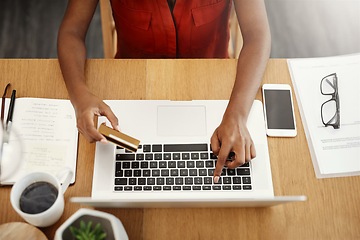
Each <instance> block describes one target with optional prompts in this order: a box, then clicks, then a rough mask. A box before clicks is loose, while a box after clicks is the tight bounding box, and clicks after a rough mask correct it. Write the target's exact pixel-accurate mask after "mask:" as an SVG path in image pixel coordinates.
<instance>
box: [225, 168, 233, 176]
mask: <svg viewBox="0 0 360 240" xmlns="http://www.w3.org/2000/svg"><path fill="white" fill-rule="evenodd" d="M226 173H227V175H228V176H235V169H226Z"/></svg>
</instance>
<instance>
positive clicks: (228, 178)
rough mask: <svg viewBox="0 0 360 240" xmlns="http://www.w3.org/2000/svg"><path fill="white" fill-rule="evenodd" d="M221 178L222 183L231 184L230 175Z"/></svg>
mask: <svg viewBox="0 0 360 240" xmlns="http://www.w3.org/2000/svg"><path fill="white" fill-rule="evenodd" d="M222 179H223V183H224V184H231V177H223V178H222Z"/></svg>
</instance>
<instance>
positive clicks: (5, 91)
mask: <svg viewBox="0 0 360 240" xmlns="http://www.w3.org/2000/svg"><path fill="white" fill-rule="evenodd" d="M10 85H11V84H10V83H8V84H7V85H6V87H5V89H4V93H3V95H2V99H1V124H3V127H4V110H5V97H6V93H7V90H8V88H9V87H10Z"/></svg>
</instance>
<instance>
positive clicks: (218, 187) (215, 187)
mask: <svg viewBox="0 0 360 240" xmlns="http://www.w3.org/2000/svg"><path fill="white" fill-rule="evenodd" d="M229 187H230V186H229ZM212 189H213V190H221V186H220V185H214V186H212Z"/></svg>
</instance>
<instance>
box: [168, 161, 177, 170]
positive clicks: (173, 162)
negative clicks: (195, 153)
mask: <svg viewBox="0 0 360 240" xmlns="http://www.w3.org/2000/svg"><path fill="white" fill-rule="evenodd" d="M168 168H176V161H169V162H168Z"/></svg>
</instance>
